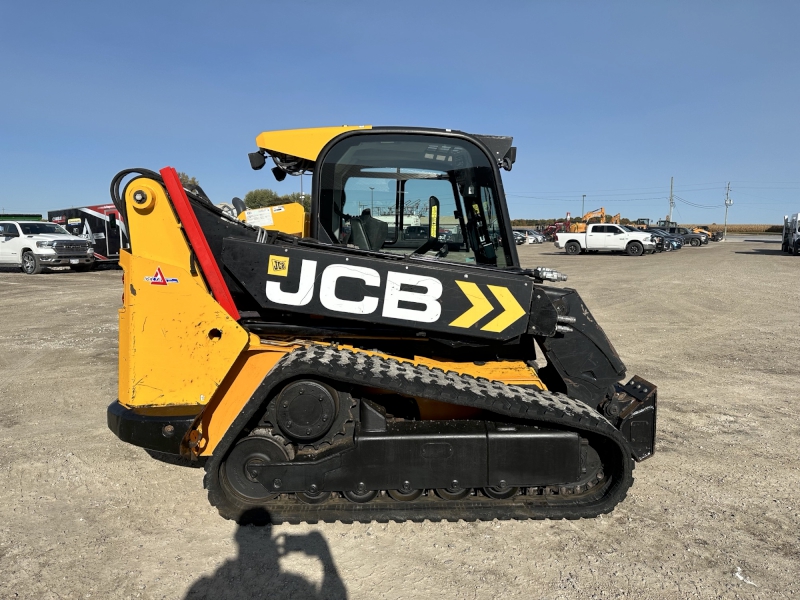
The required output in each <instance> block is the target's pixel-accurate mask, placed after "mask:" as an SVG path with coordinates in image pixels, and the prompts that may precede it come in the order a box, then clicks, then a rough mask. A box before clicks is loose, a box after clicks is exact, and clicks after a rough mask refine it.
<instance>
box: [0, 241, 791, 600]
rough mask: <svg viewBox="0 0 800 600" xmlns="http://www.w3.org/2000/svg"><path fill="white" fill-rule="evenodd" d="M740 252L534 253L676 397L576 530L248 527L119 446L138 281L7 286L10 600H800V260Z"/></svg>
mask: <svg viewBox="0 0 800 600" xmlns="http://www.w3.org/2000/svg"><path fill="white" fill-rule="evenodd" d="M733 239H735V240H737V242H738V243H730V242H726V243H717V244H713V243H712V244H711V245H709V246H707V247H702V248H691V247H687V248H684V249H683V250H681V251H679V252H675V253H672V254H662V255H656V256H645V257H637V258H629V257H627V256H619V255H585V256H584V255H581V256H574V257H573V256H566V255H565V254H564V253H563V252H559V251H557V250H556V249H555V248H554V247H553V246H552V244H544V245H531V246H524V247H521V248H520V255H521V257H522V261H523V264H525V265H526V266H531V267H532V266H537V265H541V266H549V267H554V268H557V269H560V270H562V271H563V272H566V273H567V274H569V276H570V279H569V281H568V283H567V285H569V286H570V287H574V288H576V289H577V290H579V292H580V293H581V295H582V296H583V297H584V299H585V300H586V302H587V304H588V305H589V307H590V308H591V310H592V311H593V313H594V315H595V316H596V318H597V319H598V321H599V322H600V323H601V325H602V326H603V327H604V328H605V330H606V332H607V333H608V335H609V337H610V338H611V339H612V341H613V342H614V344H615V346H616V348H617V350H618V351H619V353H620V355H621V356H622V358H623V360H624V361H625V362H626V364H627V365H628V369H629V371H628V373H629V374H639V375H641V376H643V377H645V378H646V379H648V380H650V381H652V382H653V383H655V384H656V385H658V386H659V424H658V425H659V430H658V441H657V451H656V454H655V456H654V457H653V458H651V459H649V460H647V461H645V462H644V463H641V464H639V465H638V466H637V469H636V471H635V476H636V481H635V483H634V486H633V488H632V489H631V492H630V494H629V496H628V499H627V500H626V501H625V502H624V503H623V504H621V505H620V506H618V507H617V509H616V510H615V511H614V512H613V513H612V514H611V515H606V516H604V517H601V518H597V519H592V520H582V521H573V522H568V521H539V522H534V521H528V522H516V521H504V522H499V521H495V522H478V523H464V522H458V523H430V522H425V523H420V524H414V523H390V524H385V525H381V524H374V523H373V524H356V525H342V524H338V523H337V524H325V525H313V526H310V525H301V526H280V527H274V528H262V529H258V528H253V527H244V528H240V527H237V526H236V525H235V524H232V523H230V522H228V521H224V520H222V519H221V518H220V517H219V516H218V515H217V514H216V511H215V510H214V509H212V508H211V507H210V506H209V505H208V503H207V500H206V497H205V492H204V490H203V489H202V470H201V469H197V468H191V467H189V466H187V465H184V464H180V462H176V461H165V460H164V457H152V456H150V455H148V453H147V452H145V451H144V450H142V449H140V448H136V447H133V446H129V445H126V444H123V443H122V442H120V441H119V440H117V438H116V437H114V435H113V434H111V433H110V432H109V431H108V429H107V428H106V415H105V409H106V406H107V404H108V403H109V402H110V401H111V400H113V399H114V398H115V396H116V382H117V375H116V354H117V350H116V335H117V325H116V309H117V307H118V306H119V303H120V294H121V283H120V274H121V273H120V272H119V271H113V270H111V271H98V272H93V273H72V272H69V271H56V270H54V271H52V272H50V273H45V274H43V275H40V276H35V277H29V276H25V275H23V274H21V273H20V272H18V271H16V270H13V269H0V597H2V598H42V599H49V598H53V599H55V598H152V599H156V598H253V597H257V598H261V597H264V598H267V597H269V598H271V599H274V598H313V597H320V598H338V597H344V596H346V597H348V598H417V597H420V596H422V595H426V596H430V597H433V598H490V597H503V598H549V599H555V598H637V599H639V598H778V597H787V598H789V597H798V596H800V583H798V581H797V577H798V573H800V551H799V550H798V530H799V528H798V526H799V525H800V498H798V492H797V490H798V487H800V475H798V467H797V465H798V459H797V451H798V448H799V447H800V444H798V442H800V435H799V434H800V428H799V426H798V418H797V417H796V412H795V411H794V410H793V408H794V407H793V402H794V401H796V400H797V399H798V396H797V365H798V359H797V357H798V355H800V302H798V300H799V299H800V298H798V285H797V282H798V277H800V259H797V258H795V257H791V256H788V255H784V254H781V253H780V250H779V245H778V243H777V240H776V239H774V238H747V237H740V238H732V241H733ZM792 365H794V366H792Z"/></svg>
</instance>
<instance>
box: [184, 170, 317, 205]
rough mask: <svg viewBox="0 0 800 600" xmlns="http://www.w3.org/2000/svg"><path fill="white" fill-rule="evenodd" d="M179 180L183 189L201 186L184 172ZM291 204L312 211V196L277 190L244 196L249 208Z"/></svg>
mask: <svg viewBox="0 0 800 600" xmlns="http://www.w3.org/2000/svg"><path fill="white" fill-rule="evenodd" d="M178 178H179V179H180V180H181V183H182V184H183V187H186V188H189V189H191V188H193V187H195V186H199V185H200V184H199V182H198V181H197V178H195V177H190V176H189V175H187V174H186V173H184V172H183V171H181V172H180V173H178ZM290 202H297V203H299V204H302V205H303V208H304V209H305V210H306V212H308V211H310V210H311V196H309V195H308V194H305V195H304V196H303V197H301V196H300V192H294V193H292V194H283V195H280V194H278V192H276V191H275V190H270V189H261V190H251V191H249V192H247V193H246V194H245V195H244V205H245V206H246V207H247V208H266V207H267V206H277V205H279V204H289V203H290Z"/></svg>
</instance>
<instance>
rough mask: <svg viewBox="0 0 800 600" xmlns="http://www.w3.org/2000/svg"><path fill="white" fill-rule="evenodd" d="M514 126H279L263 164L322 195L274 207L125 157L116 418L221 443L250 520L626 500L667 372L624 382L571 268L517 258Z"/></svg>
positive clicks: (256, 159)
mask: <svg viewBox="0 0 800 600" xmlns="http://www.w3.org/2000/svg"><path fill="white" fill-rule="evenodd" d="M511 141H512V140H511V138H509V137H493V136H483V135H470V134H466V133H463V132H460V131H451V130H434V129H412V128H397V127H369V126H360V127H347V126H345V127H331V128H319V129H305V130H293V131H273V132H266V133H262V134H261V135H259V136H258V137H257V144H258V151H257V152H254V153H252V154H251V155H250V162H251V166H253V168H255V169H260V168H261V167H263V166H264V164H265V162H266V160H267V159H268V158H271V159H272V161H273V162H274V163H275V167H274V168H273V169H272V171H273V173H274V174H275V176H276V177H277V178H278V179H279V180H280V179H283V178H284V177H285V176H286V174H299V173H303V172H311V173H313V187H312V203H311V209H310V212H309V213H308V214H307V213H306V212H305V211H304V210H302V207H301V205H299V204H292V205H286V206H278V207H273V208H272V209H271V210H270V211H266V214H265V213H264V212H263V211H262V212H261V213H260V215H259V220H258V222H257V224H256V223H253V222H250V223H248V222H247V214H248V213H247V212H246V211H245V212H243V213H242V214H240V215H239V217H238V218H236V217H235V216H232V215H231V214H230V211H223V210H221V209H219V208H217V207H216V206H215V205H214V204H213V203H212V202H211V201H210V200H209V199H208V197H207V196H206V195H205V194H204V193H203V191H202V190H201V189H200V188H197V187H192V188H191V189H185V188H184V187H183V186H182V185H181V183H180V180H179V178H178V176H177V173H176V171H175V170H174V169H172V168H169V167H168V168H165V169H162V170H161V171H160V173H156V172H152V171H147V170H145V169H131V170H127V171H122V172H121V173H119V174H118V175H117V176H116V177H115V178H114V180H113V182H112V185H111V196H112V199H113V201H114V203H115V204H116V205H117V207H118V208H119V210H120V212H121V214H122V215H124V221H125V223H127V224H128V228H129V232H130V249H129V250H123V251H122V254H121V259H120V264H121V265H122V267H123V269H124V296H123V307H122V308H121V309H120V311H119V336H120V338H119V339H120V341H119V399H118V401H116V402H114V403H112V404H111V406H109V409H108V423H109V427H110V428H111V429H112V431H113V432H114V433H115V434H116V435H117V436H118V437H119V438H120V439H122V440H124V441H126V442H129V443H132V444H135V445H139V446H142V447H144V448H147V449H149V450H153V451H157V452H165V453H173V454H180V455H183V456H188V457H192V458H198V459H205V469H206V474H205V480H204V484H205V487H206V488H207V490H208V496H209V500H210V501H211V503H212V504H213V505H214V506H216V507H217V508H218V510H219V512H220V514H221V515H222V516H224V517H226V518H229V519H235V520H238V521H239V522H244V521H259V522H267V521H271V522H274V523H280V522H299V521H309V522H315V521H319V520H323V521H332V520H341V521H343V522H352V521H370V520H378V521H386V520H422V519H448V520H457V519H491V518H501V519H504V518H515V519H525V518H579V517H593V516H596V515H598V514H601V513H606V512H608V511H610V510H612V509H613V507H614V506H615V505H616V504H617V503H618V502H620V501H621V500H622V499H623V498H624V497H625V494H626V492H627V490H628V488H629V487H630V485H631V484H632V481H633V478H632V471H633V466H634V461H639V460H643V459H645V458H647V457H649V456H651V455H652V453H653V451H654V447H655V426H656V388H655V387H654V386H653V385H651V384H650V383H648V382H647V381H645V380H643V379H641V378H639V377H633V378H632V379H630V380H628V381H627V382H626V383H624V384H623V383H620V382H621V381H622V380H623V378H625V365H624V364H623V363H622V361H621V360H620V358H619V356H618V355H617V353H616V351H615V350H614V348H613V347H612V345H611V343H610V342H609V340H608V338H607V337H606V335H605V334H604V333H603V330H602V329H601V328H600V326H599V325H598V324H597V322H596V320H595V318H594V317H593V316H592V314H591V313H590V312H589V309H588V308H587V307H586V305H585V304H584V302H583V300H582V299H581V298H580V296H579V295H578V293H577V292H576V291H575V290H572V289H568V288H560V287H554V286H551V285H545V281H564V280H565V279H566V277H564V276H562V275H561V274H560V273H557V272H555V271H553V270H551V269H546V268H534V269H527V268H523V267H522V266H521V265H520V262H519V259H518V257H517V253H516V246H515V244H514V243H513V239H514V238H513V235H512V230H511V226H510V221H509V216H508V211H507V208H506V203H505V197H504V193H503V187H502V183H501V178H500V170H499V169H500V168H505V169H509V170H510V169H511V166H512V164H513V162H514V158H515V154H516V149H515V148H513V147H512V145H511ZM376 197H377V200H378V206H377V207H376V206H375V199H376ZM234 204H237V202H236V201H234ZM238 205H239V206H240V207H241V202H239V203H238ZM411 208H413V210H411ZM374 213H379V214H378V216H375V214H374ZM251 217H252V213H251ZM411 223H413V226H412V225H411ZM420 230H422V232H423V234H422V235H420ZM537 348H538V351H537ZM537 352H541V353H542V355H543V357H544V359H545V360H546V364H547V366H546V367H543V368H541V369H539V368H538V367H537V362H536V357H537ZM254 515H255V516H254Z"/></svg>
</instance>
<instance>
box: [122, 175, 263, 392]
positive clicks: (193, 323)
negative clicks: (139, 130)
mask: <svg viewBox="0 0 800 600" xmlns="http://www.w3.org/2000/svg"><path fill="white" fill-rule="evenodd" d="M136 188H137V190H142V191H144V192H145V193H146V194H147V201H146V202H145V203H144V204H137V203H135V202H133V201H132V199H131V198H126V203H127V208H128V222H129V229H128V231H130V235H131V247H132V249H133V252H132V253H131V252H128V251H126V250H123V251H121V253H120V266H121V267H122V268H123V270H124V272H125V275H124V281H125V288H124V301H123V306H122V308H121V309H120V310H119V336H120V351H119V401H120V403H121V404H122V405H124V406H127V407H143V406H174V405H198V406H202V405H204V404H206V403H207V402H208V401H209V400H210V399H211V397H212V395H213V394H214V392H215V391H216V389H217V387H219V385H220V383H221V382H222V380H223V379H224V378H225V376H226V375H227V373H228V372H229V371H230V369H231V366H232V365H233V364H234V362H235V361H236V359H237V358H238V356H239V355H240V354H241V352H242V351H243V350H244V349H245V347H246V346H247V344H248V340H249V337H248V333H247V332H246V331H245V330H244V329H243V328H242V327H240V326H239V324H238V323H237V322H236V321H234V320H233V319H232V318H231V317H230V315H228V313H227V312H225V310H223V308H222V307H221V306H220V305H219V304H218V303H217V302H216V300H215V299H214V298H213V297H212V296H211V294H210V293H209V291H208V288H207V287H206V284H205V282H204V281H203V278H202V277H201V276H200V275H199V273H198V272H197V270H196V269H193V268H192V264H191V262H192V257H191V252H190V250H189V246H188V244H187V242H186V239H185V237H184V234H183V230H182V228H181V225H180V223H179V222H178V219H177V218H176V217H175V214H174V211H173V210H172V207H171V206H170V202H169V199H168V198H167V195H166V193H165V191H164V188H163V187H162V186H161V184H160V183H157V182H155V181H152V180H141V181H140V182H139V185H137V186H136ZM132 193H133V190H129V194H128V195H129V196H130V195H132ZM192 271H194V273H192Z"/></svg>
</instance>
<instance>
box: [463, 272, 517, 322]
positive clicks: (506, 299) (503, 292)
mask: <svg viewBox="0 0 800 600" xmlns="http://www.w3.org/2000/svg"><path fill="white" fill-rule="evenodd" d="M457 283H459V284H460V282H457ZM487 287H488V288H489V291H491V292H492V293H493V294H494V297H495V298H497V301H498V302H500V305H501V306H502V307H503V312H502V313H500V314H499V315H497V316H496V317H495V318H494V319H492V320H491V321H489V322H488V323H487V324H486V325H484V326H483V327H481V329H482V330H483V331H493V332H495V333H500V332H501V331H503V330H505V329H506V328H507V327H509V326H510V325H511V324H512V323H515V322H516V321H517V320H519V318H520V317H522V316H523V315H525V314H526V313H525V309H524V308H522V307H521V306H520V304H519V302H517V299H516V298H515V297H514V294H512V293H511V292H510V291H509V289H508V288H506V287H500V286H499V285H489V286H487ZM470 310H472V309H470ZM467 312H469V311H467ZM465 314H466V313H465ZM463 316H464V315H461V317H459V319H460V318H462V317H463Z"/></svg>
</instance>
